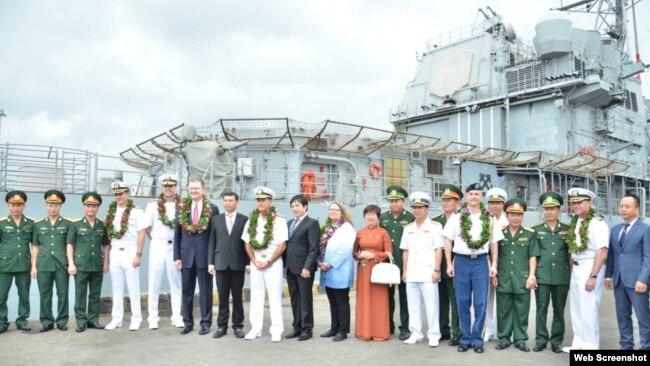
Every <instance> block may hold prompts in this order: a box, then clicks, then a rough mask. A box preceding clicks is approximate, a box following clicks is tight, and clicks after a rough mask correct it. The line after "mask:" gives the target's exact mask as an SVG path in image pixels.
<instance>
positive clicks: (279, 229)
mask: <svg viewBox="0 0 650 366" xmlns="http://www.w3.org/2000/svg"><path fill="white" fill-rule="evenodd" d="M250 223H251V220H248V221H247V222H246V225H245V226H244V233H243V234H242V236H241V239H242V240H243V241H244V243H250V236H249V235H248V227H249V225H250ZM265 224H266V217H262V215H260V216H259V218H258V219H257V230H256V231H255V240H257V241H258V242H260V243H261V242H262V240H263V239H264V225H265ZM287 240H289V229H288V228H287V220H286V219H285V218H284V217H282V216H280V215H278V214H276V215H275V219H274V220H273V237H272V238H271V241H270V242H269V246H268V247H267V248H266V249H263V250H253V253H254V254H255V258H256V259H261V260H269V259H271V257H272V256H273V253H275V250H276V249H278V246H280V244H282V243H284V242H285V241H287Z"/></svg>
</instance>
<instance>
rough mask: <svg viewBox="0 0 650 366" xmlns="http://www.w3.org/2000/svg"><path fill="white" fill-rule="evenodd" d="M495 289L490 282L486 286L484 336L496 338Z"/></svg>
mask: <svg viewBox="0 0 650 366" xmlns="http://www.w3.org/2000/svg"><path fill="white" fill-rule="evenodd" d="M496 293H497V290H496V288H495V287H494V286H492V283H490V287H488V298H487V308H486V311H485V336H486V337H487V336H490V338H491V337H494V338H497V296H496Z"/></svg>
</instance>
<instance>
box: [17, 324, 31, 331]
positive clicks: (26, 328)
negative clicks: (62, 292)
mask: <svg viewBox="0 0 650 366" xmlns="http://www.w3.org/2000/svg"><path fill="white" fill-rule="evenodd" d="M16 328H18V329H19V330H22V331H23V332H31V331H32V327H30V326H29V324H20V325H16Z"/></svg>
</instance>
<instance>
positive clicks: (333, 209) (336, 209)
mask: <svg viewBox="0 0 650 366" xmlns="http://www.w3.org/2000/svg"><path fill="white" fill-rule="evenodd" d="M329 210H330V211H335V212H338V211H341V209H340V208H330V209H329Z"/></svg>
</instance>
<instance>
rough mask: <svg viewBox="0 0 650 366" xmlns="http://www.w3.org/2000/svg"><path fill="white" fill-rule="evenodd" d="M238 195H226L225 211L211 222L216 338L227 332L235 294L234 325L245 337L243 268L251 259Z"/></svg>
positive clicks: (210, 268) (237, 333) (210, 270)
mask: <svg viewBox="0 0 650 366" xmlns="http://www.w3.org/2000/svg"><path fill="white" fill-rule="evenodd" d="M237 205H239V195H237V193H235V192H232V191H229V192H226V193H224V194H223V208H224V210H226V212H225V213H222V214H220V215H218V216H214V217H213V218H212V220H211V223H210V226H211V227H210V240H209V246H208V273H210V274H211V275H214V274H215V273H216V279H217V291H219V315H218V316H217V327H218V328H217V331H216V332H214V335H213V337H214V338H221V337H223V336H224V335H225V334H226V332H227V331H228V316H229V315H230V314H229V308H228V302H229V301H228V300H229V299H230V296H231V294H232V328H233V329H234V331H235V336H236V337H237V338H244V331H243V330H242V328H244V304H243V302H242V289H243V288H244V271H245V269H246V266H247V265H248V263H249V262H250V261H249V259H248V256H247V255H246V248H245V245H244V241H243V240H242V239H241V236H242V234H243V233H244V226H246V221H248V216H245V215H242V214H240V213H237Z"/></svg>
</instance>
